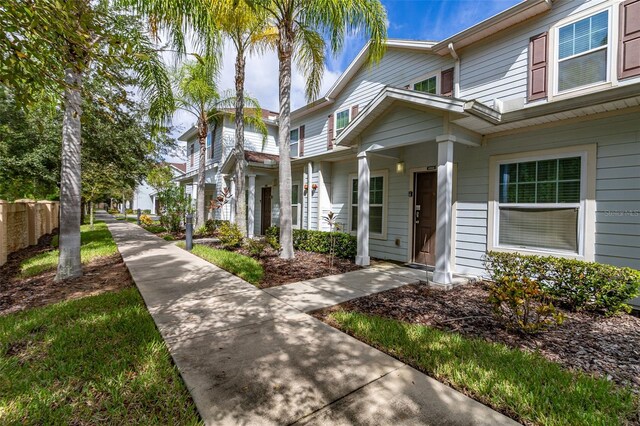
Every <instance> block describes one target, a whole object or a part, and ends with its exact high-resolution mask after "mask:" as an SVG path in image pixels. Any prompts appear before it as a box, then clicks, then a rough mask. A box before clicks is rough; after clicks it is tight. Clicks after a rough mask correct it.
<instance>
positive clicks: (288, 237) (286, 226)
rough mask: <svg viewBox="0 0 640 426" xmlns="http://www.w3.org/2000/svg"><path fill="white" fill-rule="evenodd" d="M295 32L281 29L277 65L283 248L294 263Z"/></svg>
mask: <svg viewBox="0 0 640 426" xmlns="http://www.w3.org/2000/svg"><path fill="white" fill-rule="evenodd" d="M292 53H293V32H292V31H291V29H289V28H286V27H285V26H283V27H281V28H280V40H279V41H278V62H279V64H280V78H279V81H278V90H279V98H280V113H279V115H278V119H279V124H280V125H279V126H278V146H279V148H280V167H279V170H278V171H279V179H278V180H279V182H278V183H279V195H280V197H279V198H280V245H281V247H282V252H281V253H280V257H281V258H282V259H293V258H294V252H293V229H292V220H291V156H290V141H289V130H290V127H291V55H292Z"/></svg>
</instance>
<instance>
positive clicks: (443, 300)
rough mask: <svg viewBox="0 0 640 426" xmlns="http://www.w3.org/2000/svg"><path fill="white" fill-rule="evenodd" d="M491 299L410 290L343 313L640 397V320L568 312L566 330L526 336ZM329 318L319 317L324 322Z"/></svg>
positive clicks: (464, 292) (480, 293)
mask: <svg viewBox="0 0 640 426" xmlns="http://www.w3.org/2000/svg"><path fill="white" fill-rule="evenodd" d="M487 296H488V293H487V290H486V288H485V284H483V283H475V284H469V285H466V286H461V287H458V288H455V289H453V290H450V291H444V290H440V289H434V288H429V287H427V286H425V285H409V286H405V287H400V288H397V289H394V290H389V291H386V292H383V293H378V294H374V295H371V296H368V297H362V298H360V299H355V300H352V301H350V302H346V303H344V304H342V305H340V308H343V309H346V310H354V311H358V312H362V313H367V314H374V315H379V316H383V317H387V318H392V319H396V320H401V321H406V322H410V323H414V324H424V325H428V326H431V327H435V328H438V329H441V330H447V331H455V332H458V333H461V334H463V335H465V336H468V337H481V338H483V339H485V340H488V341H491V342H496V343H503V344H506V345H508V346H510V347H513V348H520V349H523V350H527V351H538V352H539V353H540V354H541V355H542V356H544V357H545V358H547V359H549V360H551V361H554V362H557V363H559V364H561V365H563V366H564V367H567V368H569V369H575V370H581V371H584V372H587V373H590V374H594V375H596V376H599V377H605V378H607V379H608V380H613V381H614V382H616V383H617V384H620V385H629V386H630V387H631V389H632V390H633V391H634V392H635V393H640V318H637V317H635V316H632V315H618V316H613V317H610V318H607V317H604V316H600V315H596V314H587V313H576V312H564V311H563V312H564V314H565V315H566V319H565V322H564V323H563V324H562V325H561V326H560V327H558V328H556V329H553V330H550V331H547V332H544V333H540V334H538V335H535V336H524V335H521V334H518V333H515V332H510V331H508V330H506V329H505V328H504V327H503V326H502V325H501V324H500V323H499V322H498V321H497V320H496V319H495V318H494V316H493V315H492V311H491V307H490V305H489V304H488V303H487V302H486V300H487ZM327 313H328V312H327V311H324V312H322V311H320V312H318V313H316V315H317V316H319V317H320V318H322V317H324V316H326V314H327Z"/></svg>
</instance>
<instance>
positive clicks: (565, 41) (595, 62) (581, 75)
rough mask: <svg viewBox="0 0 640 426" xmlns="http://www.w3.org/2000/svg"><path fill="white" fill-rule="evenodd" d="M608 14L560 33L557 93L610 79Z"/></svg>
mask: <svg viewBox="0 0 640 426" xmlns="http://www.w3.org/2000/svg"><path fill="white" fill-rule="evenodd" d="M608 44H609V11H608V10H605V11H603V12H600V13H597V14H595V15H592V16H589V17H587V18H584V19H581V20H579V21H577V22H574V23H571V24H569V25H565V26H563V27H560V28H559V30H558V46H557V51H558V80H557V84H558V86H557V88H558V92H562V91H565V90H571V89H575V88H578V87H582V86H588V85H590V84H595V83H600V82H605V81H607V80H608V68H609V67H608V57H609V53H608V50H609V48H608Z"/></svg>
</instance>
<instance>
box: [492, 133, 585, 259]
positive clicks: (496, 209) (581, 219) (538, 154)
mask: <svg viewBox="0 0 640 426" xmlns="http://www.w3.org/2000/svg"><path fill="white" fill-rule="evenodd" d="M596 150H597V148H596V145H595V144H593V145H580V146H570V147H565V148H556V149H549V150H543V151H530V152H521V153H516V154H503V155H495V156H492V157H490V159H489V206H488V207H489V215H488V220H487V225H488V229H487V250H495V251H504V252H518V253H525V254H537V255H553V256H559V257H566V258H572V259H581V260H588V261H593V260H594V257H595V192H596V191H595V187H596ZM571 157H580V158H581V160H582V162H581V168H580V202H579V203H527V204H524V203H522V204H520V203H500V201H499V200H500V165H502V164H510V163H521V162H527V161H540V160H553V159H561V158H571ZM500 207H520V208H540V209H549V208H572V207H577V208H578V209H579V211H578V231H577V232H578V235H577V241H578V251H577V252H571V251H562V250H557V249H545V248H540V247H521V246H518V247H514V246H506V245H505V246H501V245H500V243H499V241H500V235H499V232H500Z"/></svg>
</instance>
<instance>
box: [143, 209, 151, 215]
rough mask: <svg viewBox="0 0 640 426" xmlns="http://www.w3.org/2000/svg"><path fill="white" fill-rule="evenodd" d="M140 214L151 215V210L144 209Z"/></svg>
mask: <svg viewBox="0 0 640 426" xmlns="http://www.w3.org/2000/svg"><path fill="white" fill-rule="evenodd" d="M142 213H144V214H151V209H144V210H142Z"/></svg>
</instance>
